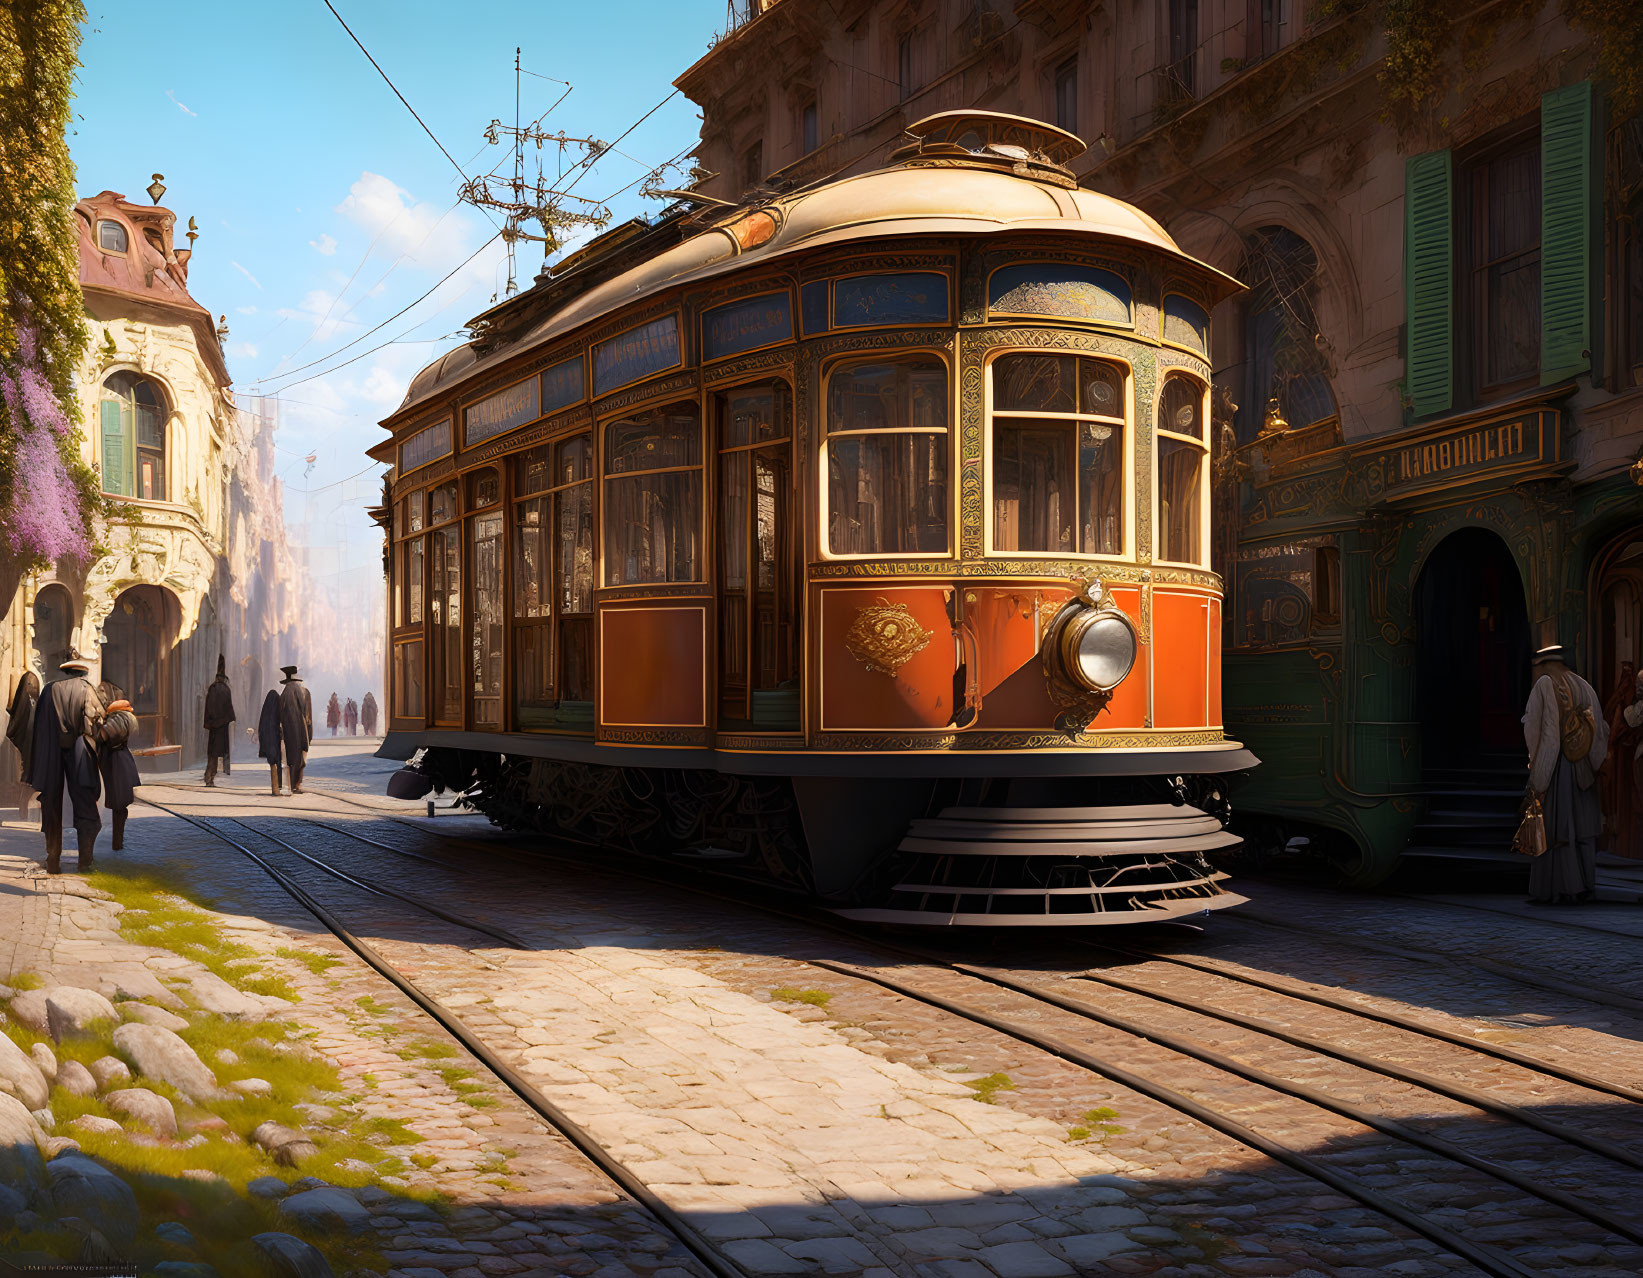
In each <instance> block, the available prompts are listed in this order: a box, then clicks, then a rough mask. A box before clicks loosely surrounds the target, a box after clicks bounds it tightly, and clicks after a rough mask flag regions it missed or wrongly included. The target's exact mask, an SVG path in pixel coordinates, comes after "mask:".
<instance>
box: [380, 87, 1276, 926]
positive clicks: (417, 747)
mask: <svg viewBox="0 0 1643 1278" xmlns="http://www.w3.org/2000/svg"><path fill="white" fill-rule="evenodd" d="M1082 150H1083V145H1082V143H1081V142H1079V140H1078V139H1077V138H1075V137H1073V136H1072V135H1070V134H1068V133H1065V132H1063V131H1061V130H1059V129H1056V128H1053V127H1051V126H1048V125H1045V124H1041V123H1038V122H1035V121H1031V120H1025V119H1021V118H1018V117H1013V116H1003V115H997V114H991V113H985V112H976V111H966V112H949V113H946V114H943V115H937V116H933V117H931V118H929V119H926V120H923V121H921V122H920V123H918V124H917V125H914V126H913V127H912V128H911V129H909V130H908V140H907V142H906V144H905V145H903V146H902V147H901V148H900V149H899V150H898V151H897V152H896V153H895V154H894V155H892V156H891V158H890V161H889V163H888V166H887V167H884V168H881V169H878V170H876V171H872V172H867V173H862V174H859V175H854V176H845V177H841V178H838V179H836V180H829V181H825V182H821V183H818V184H814V185H811V186H808V187H804V188H800V189H793V190H787V191H782V190H780V189H779V186H780V184H779V183H778V184H776V185H777V187H778V189H775V190H772V189H769V188H766V189H762V190H760V191H758V192H755V193H754V194H753V195H751V196H750V197H748V199H747V200H746V201H744V202H743V203H742V204H740V205H737V206H733V207H732V206H729V205H723V204H713V203H710V202H705V201H689V200H684V201H680V202H679V203H678V204H676V205H674V206H673V207H672V208H671V209H669V210H668V211H667V212H666V213H664V214H662V215H660V216H659V217H658V218H657V219H655V220H654V221H653V222H645V221H635V222H633V223H629V224H628V225H626V226H623V227H620V228H618V229H616V230H613V231H610V232H607V233H606V234H604V235H602V236H601V237H600V238H599V239H598V240H596V241H594V242H593V243H592V244H591V245H589V246H588V247H587V248H585V249H583V250H581V251H580V252H578V253H575V254H573V255H571V256H569V257H567V258H565V259H564V260H563V261H561V262H559V263H557V264H556V265H554V266H553V267H552V268H551V269H545V270H544V272H543V274H542V276H541V277H539V278H538V281H537V283H536V285H535V286H534V287H533V288H531V289H530V290H529V291H527V292H525V293H522V294H521V295H519V296H518V297H515V298H511V299H509V300H508V301H507V302H505V303H503V304H501V305H498V306H496V307H495V308H493V309H492V310H491V311H489V312H487V313H486V314H484V315H482V316H480V317H479V318H478V319H476V320H475V321H474V324H473V326H472V329H473V333H474V337H473V340H472V341H471V342H470V343H469V344H468V345H465V346H462V347H460V348H458V349H456V350H455V351H453V352H451V353H449V354H447V355H445V356H444V357H443V358H441V359H439V360H438V361H436V362H435V363H433V364H431V365H429V366H428V367H427V368H425V369H423V370H422V371H421V372H420V373H419V374H418V375H417V376H416V378H415V379H414V380H413V382H412V383H411V386H410V388H409V391H408V393H407V395H406V398H405V401H404V403H403V404H402V405H401V406H400V407H399V408H398V409H397V410H396V411H395V412H394V413H393V415H392V416H390V417H389V418H388V419H387V420H386V421H385V422H384V423H383V425H384V426H385V427H386V428H387V429H388V430H389V431H390V432H391V433H392V438H391V439H389V440H386V441H384V442H383V443H382V444H381V445H379V446H377V447H376V448H375V449H374V450H373V451H372V455H373V456H375V457H377V458H379V459H382V460H384V461H388V462H391V463H392V470H391V472H390V477H389V491H388V494H387V498H388V499H387V501H386V502H385V504H384V507H383V509H382V510H381V511H380V512H379V518H381V520H382V522H383V523H384V524H385V526H386V527H387V528H388V529H389V581H390V584H389V589H388V594H389V600H388V607H389V611H390V629H389V633H390V636H391V642H390V645H389V646H390V656H389V672H388V673H389V686H390V689H391V691H390V700H389V705H390V722H389V729H390V731H389V732H388V735H387V738H386V742H385V744H384V746H383V750H382V753H383V754H384V755H385V756H387V757H391V758H399V759H407V758H412V757H413V756H414V757H415V758H416V760H417V765H416V766H417V767H418V768H419V769H421V770H422V771H423V772H425V773H427V774H428V775H430V776H431V777H432V778H433V779H434V780H435V781H436V782H437V783H439V784H440V785H442V786H445V787H451V788H455V789H457V790H460V791H463V792H464V793H465V794H466V796H467V800H468V801H469V802H471V803H472V804H473V805H474V806H476V807H477V808H478V809H480V810H482V811H484V812H485V813H487V814H488V815H490V817H491V818H492V819H493V820H494V821H496V822H497V823H498V824H501V825H503V826H505V827H509V828H513V829H522V830H542V831H549V832H553V833H556V834H561V835H565V836H569V837H571V838H574V839H577V840H580V841H583V842H586V843H589V844H594V845H601V846H607V847H608V846H617V847H624V848H628V849H633V850H637V851H644V852H648V853H651V854H659V855H665V856H670V857H673V858H676V859H680V860H693V861H698V862H701V863H702V864H703V865H704V866H705V865H711V866H712V867H713V868H715V869H716V870H719V871H722V872H727V873H732V874H739V875H744V876H748V877H754V878H758V879H762V880H764V881H767V882H769V883H773V884H778V885H781V886H783V887H786V888H791V889H793V890H795V891H800V892H804V893H807V894H810V895H813V896H815V897H818V898H820V899H822V900H824V901H826V902H827V903H829V904H830V905H831V906H833V907H834V908H836V909H838V910H839V911H840V912H842V913H845V914H847V915H849V916H851V917H855V918H860V919H868V920H879V921H906V922H915V923H941V924H975V925H1077V924H1090V923H1119V922H1131V921H1135V920H1137V919H1144V920H1153V919H1160V918H1171V917H1177V916H1180V915H1185V914H1191V913H1199V912H1201V911H1203V910H1206V909H1213V908H1216V907H1219V906H1222V905H1226V904H1229V903H1233V902H1236V901H1239V900H1241V899H1242V898H1240V897H1237V896H1234V895H1233V894H1231V893H1229V892H1227V891H1226V890H1225V889H1224V888H1223V887H1222V886H1221V883H1220V880H1221V879H1222V878H1224V875H1222V874H1221V873H1219V872H1218V871H1217V870H1216V869H1215V868H1214V867H1213V865H1212V864H1211V862H1210V861H1209V860H1207V859H1206V854H1207V853H1211V852H1214V851H1216V850H1218V849H1222V848H1226V847H1228V846H1230V845H1232V844H1234V843H1236V839H1235V838H1234V837H1233V836H1231V835H1229V834H1227V833H1226V832H1225V830H1224V828H1223V826H1224V817H1225V810H1224V801H1223V800H1222V799H1221V797H1220V786H1219V782H1218V778H1220V777H1222V776H1224V775H1225V774H1227V773H1229V772H1233V771H1237V770H1241V769H1245V768H1248V767H1251V766H1253V765H1254V763H1255V760H1254V758H1253V757H1252V756H1251V755H1250V754H1249V753H1248V752H1247V751H1246V750H1244V749H1243V748H1242V747H1241V746H1240V745H1239V744H1238V743H1236V742H1232V741H1228V740H1226V739H1225V736H1224V733H1223V732H1222V729H1221V718H1220V713H1221V711H1220V706H1221V686H1220V643H1219V638H1220V631H1221V597H1222V596H1221V582H1220V580H1219V578H1218V577H1217V576H1216V575H1215V574H1214V573H1213V572H1211V571H1210V569H1209V566H1208V565H1209V548H1210V535H1209V533H1210V529H1209V518H1210V515H1209V500H1208V497H1209V494H1208V488H1209V482H1210V475H1209V460H1210V438H1209V424H1208V408H1209V395H1208V392H1209V374H1210V369H1209V365H1208V363H1207V362H1206V361H1207V355H1208V350H1209V346H1208V315H1209V310H1210V308H1211V307H1212V306H1214V305H1215V304H1216V303H1217V302H1218V301H1220V300H1221V299H1223V298H1225V297H1227V296H1229V295H1230V294H1231V293H1232V292H1233V291H1235V290H1236V289H1238V288H1239V285H1238V284H1237V282H1236V281H1234V280H1232V279H1230V278H1229V277H1227V276H1225V275H1223V274H1221V273H1220V272H1218V271H1216V270H1214V269H1212V268H1210V267H1208V266H1206V265H1205V264H1203V263H1201V262H1198V261H1196V260H1194V259H1192V258H1190V257H1188V256H1186V255H1185V254H1183V253H1182V252H1181V251H1180V250H1179V249H1178V248H1177V247H1176V245H1175V244H1174V243H1173V242H1172V241H1171V239H1170V238H1169V236H1168V235H1167V234H1165V232H1164V231H1163V230H1162V228H1160V227H1159V226H1158V225H1157V224H1156V223H1155V222H1154V221H1152V220H1151V219H1150V218H1148V217H1147V216H1145V215H1144V214H1142V213H1141V212H1139V211H1138V210H1136V209H1134V208H1132V207H1130V206H1128V205H1126V204H1123V203H1121V202H1119V201H1117V200H1114V199H1110V198H1108V197H1106V196H1102V195H1099V194H1097V193H1094V192H1092V191H1089V190H1084V189H1081V188H1080V187H1079V186H1078V185H1077V183H1076V182H1075V180H1074V179H1073V176H1072V174H1071V172H1070V171H1069V169H1068V168H1067V165H1068V163H1069V161H1071V160H1072V159H1073V158H1074V157H1076V156H1077V155H1078V154H1079V153H1080V152H1081V151H1082Z"/></svg>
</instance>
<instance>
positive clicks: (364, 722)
mask: <svg viewBox="0 0 1643 1278" xmlns="http://www.w3.org/2000/svg"><path fill="white" fill-rule="evenodd" d="M359 723H360V726H361V727H362V728H364V729H365V735H366V736H368V737H374V736H376V734H377V699H376V698H375V697H373V696H372V695H371V694H370V693H369V692H367V693H366V694H365V700H364V701H363V702H361V703H360V707H359Z"/></svg>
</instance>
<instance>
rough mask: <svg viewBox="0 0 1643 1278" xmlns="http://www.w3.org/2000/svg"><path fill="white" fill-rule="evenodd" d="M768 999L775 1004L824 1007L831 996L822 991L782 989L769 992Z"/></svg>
mask: <svg viewBox="0 0 1643 1278" xmlns="http://www.w3.org/2000/svg"><path fill="white" fill-rule="evenodd" d="M770 997H771V1000H772V1001H773V1002H777V1003H808V1004H809V1005H810V1006H811V1007H826V1006H827V1004H828V1002H829V1000H831V999H832V997H833V996H832V995H831V994H828V993H826V992H825V991H823V990H795V989H790V988H787V987H783V988H782V989H779V990H771V991H770Z"/></svg>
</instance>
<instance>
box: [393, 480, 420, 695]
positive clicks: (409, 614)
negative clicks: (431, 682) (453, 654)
mask: <svg viewBox="0 0 1643 1278" xmlns="http://www.w3.org/2000/svg"><path fill="white" fill-rule="evenodd" d="M426 499H427V494H426V493H424V492H423V491H422V490H421V489H418V490H417V491H416V492H414V493H411V494H410V495H409V496H407V497H402V498H400V500H399V502H398V504H397V506H396V507H395V511H394V537H395V545H394V560H393V562H394V603H393V624H394V625H396V626H411V625H421V624H422V561H423V546H424V541H425V539H424V538H422V537H419V536H415V535H413V534H416V533H420V532H421V531H422V526H423V515H422V512H423V510H424V508H425V506H426ZM397 713H408V712H405V711H399V712H397Z"/></svg>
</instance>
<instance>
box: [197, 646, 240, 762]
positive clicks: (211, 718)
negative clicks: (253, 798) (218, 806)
mask: <svg viewBox="0 0 1643 1278" xmlns="http://www.w3.org/2000/svg"><path fill="white" fill-rule="evenodd" d="M225 666H226V661H225V659H224V657H223V654H222V653H220V652H219V653H218V654H217V677H216V678H215V679H213V680H212V681H211V686H210V687H208V688H207V689H206V690H205V722H204V724H203V725H202V726H203V727H204V728H205V783H206V784H207V785H208V786H211V787H212V788H215V787H216V784H217V763H218V761H219V760H220V761H221V763H222V770H223V775H224V776H228V775H230V774H231V773H232V772H233V771H234V769H233V768H231V767H229V766H228V750H229V745H228V741H229V733H228V725H229V724H231V723H233V722H234V690H233V689H232V688H230V687H229V686H228V671H227V670H226V669H225Z"/></svg>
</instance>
